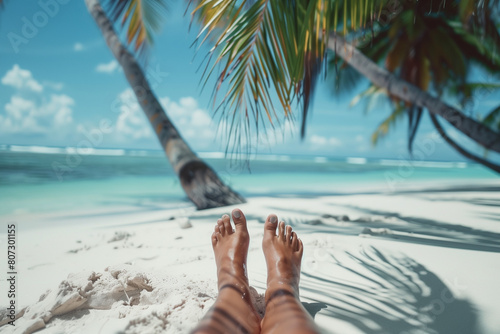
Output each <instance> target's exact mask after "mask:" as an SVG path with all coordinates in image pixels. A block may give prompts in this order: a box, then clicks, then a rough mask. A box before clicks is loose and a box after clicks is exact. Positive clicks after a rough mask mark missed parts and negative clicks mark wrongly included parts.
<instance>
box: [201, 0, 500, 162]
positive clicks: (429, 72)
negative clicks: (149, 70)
mask: <svg viewBox="0 0 500 334" xmlns="http://www.w3.org/2000/svg"><path fill="white" fill-rule="evenodd" d="M191 3H192V4H193V7H194V9H193V18H194V19H196V20H197V21H198V22H200V24H201V30H200V35H199V40H200V41H201V42H202V43H203V42H205V41H214V42H213V43H214V47H213V48H212V49H211V54H212V55H214V57H215V61H214V62H213V63H210V64H209V65H207V71H206V72H205V73H206V74H205V76H207V77H208V76H211V75H213V74H214V73H217V83H216V87H215V89H214V91H215V93H217V92H218V91H219V90H220V89H222V88H227V93H226V94H225V95H224V96H223V98H222V99H221V103H220V106H221V110H222V113H223V114H224V115H226V116H227V117H233V118H234V117H236V116H238V117H240V118H242V119H245V120H246V122H242V124H243V126H244V127H246V128H248V127H250V128H252V127H255V128H257V127H258V126H259V124H263V121H261V120H262V119H263V118H264V117H261V116H262V115H261V114H264V115H265V116H267V117H265V118H267V119H268V120H269V121H270V122H271V123H273V122H275V121H276V120H278V116H277V114H276V111H275V110H276V109H275V107H274V105H273V100H275V99H274V98H276V97H277V101H279V104H280V107H281V109H283V110H284V113H285V116H287V115H289V114H290V112H291V110H292V106H294V105H299V106H301V107H302V114H303V116H302V131H301V133H302V136H303V135H304V133H305V125H306V116H307V114H308V112H309V104H310V100H311V95H312V94H313V92H314V88H315V83H316V81H317V77H318V76H319V75H320V74H321V72H322V70H323V68H324V66H323V64H325V59H326V56H327V54H328V53H330V54H332V55H333V57H334V63H335V64H336V70H334V71H330V73H332V72H333V73H336V72H337V71H338V72H339V73H342V71H343V70H349V69H351V70H352V69H354V70H356V71H358V72H359V73H360V74H362V76H363V77H365V78H368V79H369V80H370V81H371V82H372V83H373V85H375V86H377V87H378V88H379V89H382V90H383V91H384V92H385V93H386V94H387V96H388V97H389V98H390V99H391V101H392V103H394V105H395V110H394V113H393V115H391V117H390V118H389V119H388V120H386V121H387V122H386V123H383V124H385V125H387V124H388V123H391V122H393V120H395V119H397V118H398V117H399V115H405V114H407V115H408V116H409V117H408V120H409V145H408V146H409V148H410V149H411V143H412V141H413V138H414V137H415V134H416V131H417V129H418V124H419V122H420V117H421V115H422V112H423V111H424V110H427V111H428V112H429V114H430V115H432V116H434V117H435V116H439V117H441V118H443V119H445V120H446V121H447V122H448V123H450V124H451V125H452V126H453V127H455V128H456V129H457V130H459V131H460V132H462V133H463V134H465V135H466V136H468V137H469V138H471V139H472V140H473V141H475V142H476V143H478V144H479V145H481V146H482V147H484V148H485V149H487V150H492V151H495V152H500V128H499V127H498V126H497V124H496V122H497V119H498V116H499V115H500V112H499V111H498V109H495V110H493V111H492V112H491V113H490V114H489V115H488V116H487V117H486V118H485V119H484V121H480V120H477V119H475V118H473V117H471V116H469V115H467V114H466V113H464V112H462V111H460V110H459V109H457V108H455V107H453V106H451V105H450V104H448V103H446V102H444V101H443V99H442V98H443V96H448V95H452V96H454V97H459V96H462V97H467V96H470V92H471V91H473V90H474V87H476V88H477V87H481V86H484V83H470V82H467V79H468V78H469V76H468V74H469V73H470V72H471V69H472V68H473V66H480V67H482V68H484V69H486V70H488V71H490V72H492V73H498V72H499V71H500V56H498V55H497V54H496V52H495V50H498V49H499V48H500V34H499V32H498V28H497V24H496V22H495V18H497V17H498V12H497V11H498V8H499V1H497V0H484V1H474V0H463V1H457V0H448V1H432V0H419V1H393V0H349V1H347V0H293V1H286V0H283V1H271V0H257V1H250V0H241V1H230V0H217V1H215V0H198V1H195V0H192V1H191ZM202 38H203V39H202ZM346 39H348V40H349V41H350V42H347V41H346ZM362 44H364V45H365V46H368V47H361V46H362ZM355 45H357V46H359V47H360V49H358V48H357V47H356V46H355ZM338 58H340V59H338ZM384 61H385V67H386V68H384V67H383V65H382V63H383V62H384ZM338 67H340V69H338ZM219 68H220V70H219ZM215 98H217V94H215ZM464 100H465V98H464ZM235 115H236V116H235ZM252 115H253V116H252ZM251 117H252V118H253V122H250V118H251ZM433 124H439V123H433ZM438 126H439V125H438ZM437 129H438V132H439V133H442V134H444V135H446V134H445V133H444V132H443V131H439V128H438V127H437ZM234 133H236V131H235V132H234ZM374 137H375V138H374V139H375V140H376V139H377V136H374ZM445 139H446V138H445ZM448 139H450V138H449V137H448ZM447 141H448V142H449V143H451V142H450V141H449V140H447ZM454 144H456V143H454ZM452 146H453V147H455V148H457V147H458V144H456V145H452ZM459 152H461V153H464V152H466V151H465V150H464V149H460V150H459ZM468 153H469V154H467V156H468V157H469V158H471V157H472V156H474V157H475V155H474V154H471V153H470V152H468ZM474 159H475V158H474ZM475 160H476V161H479V162H482V161H483V160H484V159H481V158H479V159H475ZM492 166H495V165H494V164H490V165H488V164H487V167H490V168H491V167H492ZM496 170H497V171H498V169H496Z"/></svg>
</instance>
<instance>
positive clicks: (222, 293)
mask: <svg viewBox="0 0 500 334" xmlns="http://www.w3.org/2000/svg"><path fill="white" fill-rule="evenodd" d="M233 221H234V224H235V229H234V230H233V228H232V226H231V220H230V218H229V216H227V215H224V216H223V217H222V218H221V219H219V220H218V221H217V225H216V226H215V231H214V233H213V234H212V246H213V249H214V254H215V262H216V265H217V280H218V283H217V284H218V289H219V295H218V297H217V300H216V301H215V303H214V305H213V306H212V308H211V309H210V310H209V311H208V312H207V314H206V315H205V317H204V318H203V319H202V320H201V321H200V323H199V324H198V326H197V327H196V329H195V330H194V331H193V332H192V333H217V334H219V333H231V334H233V333H235V334H236V333H242V334H253V333H259V332H260V317H259V315H258V314H257V312H256V310H255V308H254V306H253V304H252V302H251V300H250V291H249V285H248V278H247V275H246V257H247V253H248V245H249V235H248V230H247V226H246V220H245V217H244V216H243V213H242V212H241V211H240V210H239V209H235V210H233Z"/></svg>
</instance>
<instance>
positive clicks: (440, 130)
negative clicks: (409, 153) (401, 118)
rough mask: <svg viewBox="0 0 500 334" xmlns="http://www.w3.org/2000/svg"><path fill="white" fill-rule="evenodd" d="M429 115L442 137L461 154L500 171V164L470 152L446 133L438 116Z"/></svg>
mask: <svg viewBox="0 0 500 334" xmlns="http://www.w3.org/2000/svg"><path fill="white" fill-rule="evenodd" d="M429 116H431V120H432V124H434V127H435V128H436V130H437V131H438V132H439V134H440V135H441V137H442V138H443V139H444V140H445V141H446V142H447V143H448V144H449V145H450V146H451V147H453V148H454V149H455V150H457V151H458V152H459V153H460V154H462V155H463V156H464V157H466V158H468V159H470V160H472V161H475V162H478V163H480V164H481V165H483V166H486V167H488V168H489V169H491V170H493V171H495V172H497V173H500V166H499V165H496V164H494V163H492V162H490V161H488V160H486V159H483V158H481V157H478V156H476V155H474V154H472V153H470V152H469V151H467V150H465V149H464V148H463V147H461V146H460V145H458V144H457V143H455V141H453V139H451V138H450V137H448V135H447V134H446V131H444V129H443V128H442V127H441V124H439V121H438V120H437V117H436V116H435V115H433V114H430V115H429Z"/></svg>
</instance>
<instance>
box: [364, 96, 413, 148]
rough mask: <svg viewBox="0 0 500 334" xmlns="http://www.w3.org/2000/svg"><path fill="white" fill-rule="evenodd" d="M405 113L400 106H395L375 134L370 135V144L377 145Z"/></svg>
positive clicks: (403, 108)
mask: <svg viewBox="0 0 500 334" xmlns="http://www.w3.org/2000/svg"><path fill="white" fill-rule="evenodd" d="M405 113H406V109H405V107H404V106H403V105H402V104H397V105H396V107H395V108H394V110H393V111H392V112H391V114H390V115H389V116H388V117H387V118H386V119H385V120H383V121H382V122H381V123H380V124H379V126H378V127H377V129H376V130H375V132H373V134H372V143H373V145H377V143H378V142H379V141H380V139H381V138H383V137H385V136H386V135H387V134H388V133H389V130H390V129H391V128H392V127H394V126H395V125H396V123H397V122H398V121H399V120H400V119H401V117H403V116H404V115H405Z"/></svg>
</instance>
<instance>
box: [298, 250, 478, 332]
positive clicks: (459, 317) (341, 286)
mask: <svg viewBox="0 0 500 334" xmlns="http://www.w3.org/2000/svg"><path fill="white" fill-rule="evenodd" d="M341 255H342V257H343V259H342V260H340V259H338V258H337V257H335V256H333V255H332V254H331V253H330V254H329V256H331V257H332V258H333V259H334V260H335V262H336V264H337V266H338V267H336V268H335V271H336V273H339V272H340V271H343V272H344V273H345V275H342V277H344V278H336V277H335V276H334V275H335V274H332V275H331V276H330V275H325V274H324V273H322V274H316V273H311V272H303V273H302V277H303V279H302V284H301V290H302V291H303V296H304V295H307V297H308V298H309V299H312V300H313V301H315V302H317V303H320V304H323V305H324V306H326V308H324V309H323V310H321V311H320V314H322V315H324V316H327V317H331V318H334V319H337V320H342V321H345V322H347V323H349V324H351V325H353V326H355V327H357V328H358V329H359V330H361V331H363V332H365V333H398V334H400V333H456V334H458V333H468V334H475V333H479V330H478V317H477V313H476V310H475V308H474V306H473V305H472V304H471V303H470V302H469V301H467V300H464V299H459V298H457V297H455V295H454V294H453V292H452V291H451V289H450V287H449V286H448V285H447V284H446V283H445V282H443V281H442V280H441V279H440V278H439V277H438V276H437V275H435V274H434V273H433V272H431V271H429V270H428V269H427V268H425V267H424V266H423V265H421V264H419V263H417V262H416V261H414V260H412V259H410V258H408V257H406V256H401V257H398V256H392V255H391V256H390V255H384V254H383V253H382V252H380V251H379V250H377V249H375V248H373V247H371V248H369V249H366V250H362V251H360V252H359V254H353V253H351V252H347V251H346V252H345V253H343V254H341ZM345 277H349V279H346V278H345ZM450 283H451V284H457V282H450ZM460 288H463V287H461V286H459V285H458V284H457V286H455V289H460ZM455 291H456V290H455ZM326 330H327V331H328V332H330V331H332V332H334V329H333V328H327V329H326Z"/></svg>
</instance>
